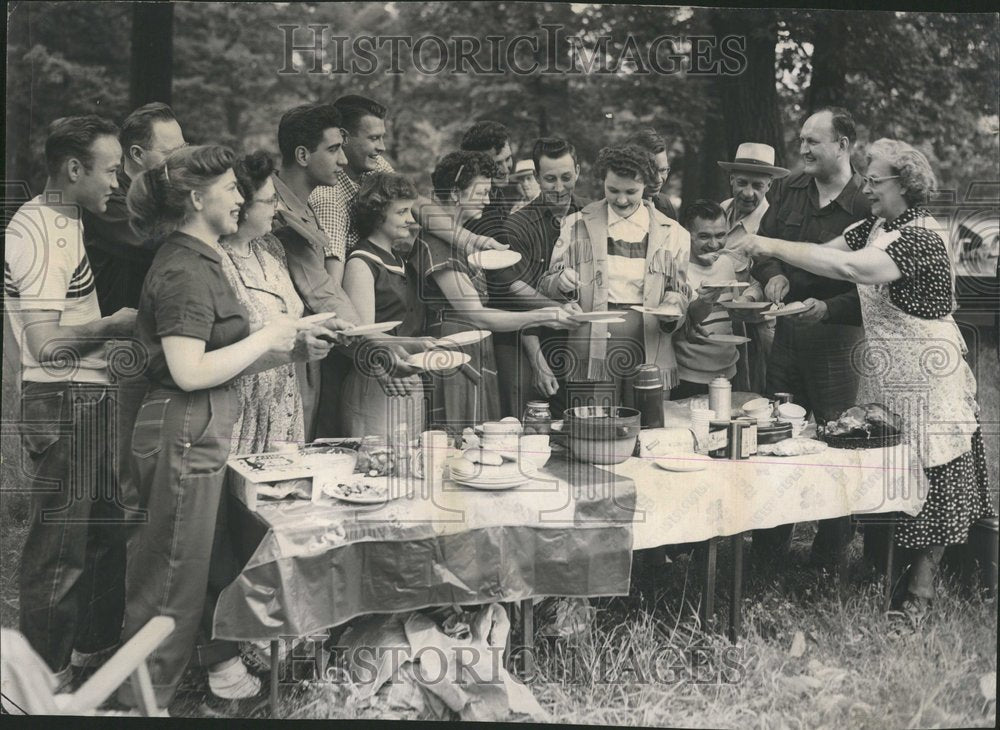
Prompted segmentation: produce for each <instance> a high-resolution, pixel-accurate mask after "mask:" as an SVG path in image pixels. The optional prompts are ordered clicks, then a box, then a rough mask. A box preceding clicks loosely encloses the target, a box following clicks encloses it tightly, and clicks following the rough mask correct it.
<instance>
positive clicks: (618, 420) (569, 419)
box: [564, 406, 642, 464]
mask: <svg viewBox="0 0 1000 730" xmlns="http://www.w3.org/2000/svg"><path fill="white" fill-rule="evenodd" d="M564 416H565V430H566V431H567V432H568V434H569V450H570V453H571V454H572V455H573V458H574V459H576V460H577V461H583V462H586V463H588V464H620V463H621V462H623V461H625V460H626V459H628V458H629V457H630V456H631V455H632V453H633V452H634V451H635V445H636V441H637V439H638V437H639V430H640V427H641V422H642V414H640V413H639V411H637V410H635V409H634V408H624V407H621V406H577V407H576V408H570V409H568V410H567V411H566V412H565V414H564Z"/></svg>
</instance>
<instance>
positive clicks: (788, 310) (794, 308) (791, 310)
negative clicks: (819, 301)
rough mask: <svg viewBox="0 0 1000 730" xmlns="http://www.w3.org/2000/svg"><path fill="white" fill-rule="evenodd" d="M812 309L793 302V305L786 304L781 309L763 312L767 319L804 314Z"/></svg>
mask: <svg viewBox="0 0 1000 730" xmlns="http://www.w3.org/2000/svg"><path fill="white" fill-rule="evenodd" d="M810 309H812V307H807V306H806V305H805V304H803V303H802V302H792V303H791V304H786V305H785V306H784V307H782V308H781V309H767V310H764V311H763V312H761V314H763V315H764V316H765V317H784V316H787V315H789V314H802V313H803V312H808V311H809V310H810Z"/></svg>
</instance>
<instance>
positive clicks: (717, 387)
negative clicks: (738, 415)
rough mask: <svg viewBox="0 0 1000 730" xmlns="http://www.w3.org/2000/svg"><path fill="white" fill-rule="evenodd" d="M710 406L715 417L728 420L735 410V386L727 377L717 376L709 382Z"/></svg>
mask: <svg viewBox="0 0 1000 730" xmlns="http://www.w3.org/2000/svg"><path fill="white" fill-rule="evenodd" d="M708 407H709V408H710V409H711V410H713V411H715V417H716V418H718V419H721V420H725V421H728V420H729V418H730V416H731V415H732V412H733V386H732V385H731V384H730V383H729V381H728V380H726V379H725V378H716V379H715V380H713V381H712V382H711V383H709V384H708Z"/></svg>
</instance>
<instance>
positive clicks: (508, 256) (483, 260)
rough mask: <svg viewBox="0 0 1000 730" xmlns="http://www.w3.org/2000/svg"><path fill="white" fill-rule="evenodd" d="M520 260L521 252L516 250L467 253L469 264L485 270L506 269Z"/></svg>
mask: <svg viewBox="0 0 1000 730" xmlns="http://www.w3.org/2000/svg"><path fill="white" fill-rule="evenodd" d="M520 260H521V254H519V253H518V252H517V251H478V252H476V253H473V254H469V263H470V264H472V265H473V266H476V267H478V268H480V269H486V270H487V271H492V270H495V269H506V268H507V267H508V266H513V265H514V264H516V263H517V262H518V261H520Z"/></svg>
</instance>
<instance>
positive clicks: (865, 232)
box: [844, 208, 993, 548]
mask: <svg viewBox="0 0 1000 730" xmlns="http://www.w3.org/2000/svg"><path fill="white" fill-rule="evenodd" d="M922 219H929V220H933V219H932V218H930V214H929V213H928V212H927V211H926V210H924V209H921V208H910V209H908V210H907V211H906V212H905V213H903V214H902V215H901V216H899V217H898V218H896V219H895V220H893V221H890V222H886V223H883V224H882V225H881V227H880V229H879V230H876V231H873V230H872V228H873V226H875V225H876V223H877V222H878V220H879V219H878V218H877V217H875V216H871V217H869V218H867V219H865V220H864V221H860V222H858V223H856V224H854V225H852V226H850V227H849V228H848V229H847V230H845V231H844V238H845V240H846V241H847V244H848V245H849V246H850V247H851V249H854V250H858V249H861V248H864V247H865V246H866V245H878V246H879V247H881V248H883V250H884V251H885V252H886V253H887V254H888V255H889V257H890V258H892V260H893V262H894V263H895V264H896V266H897V267H898V268H899V271H900V273H901V274H902V277H901V278H900V279H898V280H897V281H894V282H891V283H890V284H888V285H887V286H886V287H885V289H886V293H887V294H888V299H889V302H890V303H891V305H892V306H894V307H896V308H898V309H899V310H901V311H902V312H905V313H906V314H908V315H911V316H913V317H917V318H920V319H923V320H937V319H941V318H945V317H948V316H949V315H950V314H951V313H952V312H953V311H954V310H955V309H956V302H955V298H954V278H953V275H952V267H951V260H950V257H949V253H948V248H947V246H946V245H945V242H944V241H943V240H942V238H941V237H940V236H939V235H938V234H937V233H935V232H934V231H932V230H929V229H928V228H924V227H922V226H921V223H922ZM914 221H916V224H915V225H907V224H912V223H913V222H914ZM893 232H895V233H893ZM869 241H873V244H870V243H869ZM886 241H888V243H885V242H886ZM880 242H881V245H880ZM860 289H861V287H860V286H859V290H860ZM862 299H864V297H862ZM862 304H863V306H862V309H863V310H864V302H862ZM899 322H902V320H899ZM869 324H870V323H869V322H868V320H867V319H866V324H865V329H866V333H867V334H868V336H869V337H871V336H872V332H868V329H869ZM903 326H904V325H902V324H897V328H896V329H895V330H892V329H890V330H889V331H890V332H891V334H892V335H893V336H894V337H895V338H899V337H900V335H901V334H903V331H902V330H901V329H899V328H901V327H903ZM906 331H907V332H909V330H906ZM884 334H885V331H884V330H883V331H882V332H878V333H876V334H875V337H879V336H880V335H884ZM910 334H911V336H912V337H913V338H919V336H920V333H919V332H916V331H915V332H912V333H910ZM896 355H897V357H904V356H905V355H904V353H900V352H897V353H896ZM970 378H971V376H970ZM971 387H972V389H973V390H972V392H973V393H974V388H975V383H974V381H972V383H971ZM968 443H969V450H968V451H965V452H964V453H961V455H959V456H958V457H957V458H954V459H952V460H951V461H948V462H947V463H940V462H939V463H938V465H936V466H929V467H926V468H925V469H924V473H925V474H926V476H927V480H928V482H929V484H930V489H929V492H928V495H927V501H926V502H924V506H923V508H922V509H921V511H920V514H918V515H917V516H916V517H909V516H907V515H904V516H902V520H901V522H900V524H899V525H898V526H897V529H896V540H895V542H896V544H897V545H899V546H900V547H905V548H925V547H930V546H932V545H951V544H956V543H964V542H966V541H967V540H968V537H969V528H970V527H971V526H972V525H973V523H975V522H976V521H977V520H979V519H980V518H982V517H987V516H991V515H993V500H992V498H991V495H990V493H989V482H988V476H987V469H986V454H985V450H984V446H983V437H982V431H981V430H979V429H977V430H976V432H975V434H974V435H973V436H972V438H971V440H970V441H969V442H968ZM959 448H960V447H959Z"/></svg>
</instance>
